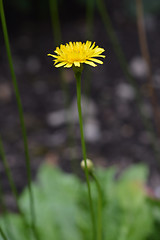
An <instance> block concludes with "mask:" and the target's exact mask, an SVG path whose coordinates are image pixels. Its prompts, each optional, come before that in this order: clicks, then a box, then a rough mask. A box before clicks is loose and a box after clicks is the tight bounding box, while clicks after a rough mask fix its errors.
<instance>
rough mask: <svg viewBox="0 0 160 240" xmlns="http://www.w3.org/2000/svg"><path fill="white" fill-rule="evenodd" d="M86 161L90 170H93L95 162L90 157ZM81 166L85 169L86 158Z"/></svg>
mask: <svg viewBox="0 0 160 240" xmlns="http://www.w3.org/2000/svg"><path fill="white" fill-rule="evenodd" d="M86 163H87V168H88V171H89V172H92V171H93V168H94V165H93V162H92V161H91V160H90V159H86ZM81 168H82V169H83V170H85V161H84V160H82V161H81Z"/></svg>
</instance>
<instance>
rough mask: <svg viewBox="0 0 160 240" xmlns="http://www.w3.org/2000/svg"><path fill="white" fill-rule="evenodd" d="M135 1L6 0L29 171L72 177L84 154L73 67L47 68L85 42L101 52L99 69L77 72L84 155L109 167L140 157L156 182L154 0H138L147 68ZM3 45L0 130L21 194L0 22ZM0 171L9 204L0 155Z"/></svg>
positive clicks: (157, 13)
mask: <svg viewBox="0 0 160 240" xmlns="http://www.w3.org/2000/svg"><path fill="white" fill-rule="evenodd" d="M103 4H104V5H103ZM136 4H138V1H135V0H121V1H116V0H112V1H111V0H105V1H103V2H101V1H99V0H88V1H85V0H74V1H71V0H70V1H64V0H59V1H55V0H54V1H52V0H50V1H49V0H48V1H44V0H39V1H36V0H35V1H31V0H14V1H11V0H6V1H4V8H5V14H6V21H7V27H8V33H9V38H10V44H11V50H12V56H13V62H14V68H15V73H16V77H17V81H18V85H19V89H20V94H21V99H22V104H23V107H24V117H25V123H26V128H27V135H28V142H29V149H30V156H31V164H32V172H33V177H34V176H35V174H36V171H37V169H38V166H39V165H40V163H41V162H43V161H48V162H51V163H54V164H57V165H59V166H61V167H62V168H63V169H64V170H65V171H69V172H71V171H72V172H76V173H77V174H79V171H80V170H79V163H80V161H81V157H82V153H81V145H80V133H79V125H78V116H77V110H76V109H77V108H76V85H75V79H74V75H73V72H72V69H65V70H63V69H62V70H60V71H59V70H58V69H56V68H55V67H53V66H52V65H53V63H52V59H51V58H49V57H47V54H48V53H53V51H54V50H55V48H56V46H58V45H59V44H61V43H63V44H65V43H67V42H69V41H82V42H84V41H86V40H91V41H93V42H96V44H97V45H98V46H100V47H102V48H104V49H105V55H106V58H105V60H104V64H103V65H99V66H97V67H96V68H92V67H87V66H85V68H84V73H83V80H82V85H83V88H82V92H83V99H82V105H83V112H84V119H85V121H84V122H85V136H86V143H87V152H88V157H89V158H90V159H92V160H93V162H94V163H95V164H97V165H101V166H104V167H107V166H110V165H113V164H116V165H117V166H118V167H119V170H120V171H121V170H123V169H124V168H125V167H126V166H128V165H130V164H132V163H140V162H143V163H146V164H147V165H148V166H149V168H150V180H149V181H150V185H151V186H152V187H153V188H157V187H158V186H159V185H160V174H159V163H160V153H159V130H158V124H157V123H158V119H159V107H160V106H159V102H158V101H159V90H160V54H159V52H160V44H159V43H160V1H159V0H153V1H150V0H144V1H143V8H144V27H145V33H146V38H147V43H148V52H149V55H150V61H149V65H148V62H147V58H146V59H145V54H144V55H143V44H141V43H140V41H139V39H140V35H143V31H142V29H141V30H138V27H137V10H136ZM104 6H105V8H104ZM137 9H139V8H137ZM140 25H141V24H140ZM141 26H143V25H141ZM144 45H145V44H144ZM0 49H1V50H0V134H1V137H2V140H3V143H4V147H5V151H6V155H7V158H8V161H9V164H10V166H11V169H12V172H13V176H14V179H15V182H16V185H17V188H18V190H19V191H21V190H22V189H23V187H24V186H25V185H26V181H27V180H26V170H25V162H24V149H23V142H22V135H21V130H20V124H19V118H18V110H17V104H16V99H15V94H14V89H13V86H12V82H11V75H10V70H9V66H8V60H7V55H6V49H5V44H4V38H3V33H2V28H1V27H0ZM144 53H145V51H144ZM149 70H150V71H149ZM150 80H151V81H150ZM85 106H87V107H85ZM0 175H1V177H2V185H3V188H4V192H5V194H6V201H8V204H10V205H12V198H11V197H10V190H9V185H8V181H7V178H6V177H5V171H4V168H3V166H2V163H1V162H0Z"/></svg>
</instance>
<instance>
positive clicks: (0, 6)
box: [0, 0, 39, 239]
mask: <svg viewBox="0 0 160 240" xmlns="http://www.w3.org/2000/svg"><path fill="white" fill-rule="evenodd" d="M0 15H1V22H2V30H3V35H4V41H5V46H6V51H7V56H8V62H9V67H10V72H11V77H12V83H13V86H14V91H15V95H16V101H17V106H18V112H19V119H20V125H21V131H22V136H23V143H24V151H25V162H26V169H27V183H28V190H29V197H30V199H29V200H30V213H31V219H32V220H31V221H32V223H31V225H32V229H33V233H34V236H35V238H36V239H39V238H38V234H37V231H36V228H35V226H36V216H35V207H34V199H33V192H32V186H31V165H30V156H29V150H28V140H27V134H26V128H25V123H24V115H23V107H22V103H21V97H20V93H19V89H18V84H17V79H16V75H15V72H14V68H13V60H12V55H11V49H10V43H9V37H8V31H7V25H6V19H5V13H4V7H3V0H0Z"/></svg>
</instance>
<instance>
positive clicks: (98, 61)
mask: <svg viewBox="0 0 160 240" xmlns="http://www.w3.org/2000/svg"><path fill="white" fill-rule="evenodd" d="M88 60H90V61H93V62H96V63H99V64H103V62H102V61H101V60H99V59H96V58H89V59H88Z"/></svg>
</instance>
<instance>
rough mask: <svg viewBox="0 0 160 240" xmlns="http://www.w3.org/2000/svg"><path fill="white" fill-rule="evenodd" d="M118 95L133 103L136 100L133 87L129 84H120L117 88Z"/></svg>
mask: <svg viewBox="0 0 160 240" xmlns="http://www.w3.org/2000/svg"><path fill="white" fill-rule="evenodd" d="M116 95H117V97H119V98H121V99H123V100H128V101H131V100H133V99H134V98H135V92H134V89H133V87H132V86H131V85H129V84H127V83H120V84H118V85H117V87H116Z"/></svg>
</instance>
